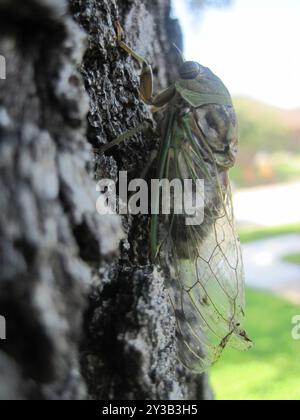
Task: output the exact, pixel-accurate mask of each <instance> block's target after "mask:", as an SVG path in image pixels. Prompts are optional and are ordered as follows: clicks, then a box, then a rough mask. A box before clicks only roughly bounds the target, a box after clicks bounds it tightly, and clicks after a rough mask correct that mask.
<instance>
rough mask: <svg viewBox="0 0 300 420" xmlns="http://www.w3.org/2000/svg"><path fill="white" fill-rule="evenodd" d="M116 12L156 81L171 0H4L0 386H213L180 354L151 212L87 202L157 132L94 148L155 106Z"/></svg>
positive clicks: (87, 392)
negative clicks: (110, 209) (128, 213)
mask: <svg viewBox="0 0 300 420" xmlns="http://www.w3.org/2000/svg"><path fill="white" fill-rule="evenodd" d="M117 19H118V20H120V22H121V24H122V26H123V27H124V29H125V32H126V36H127V41H128V43H129V44H130V45H132V46H133V47H134V48H136V49H137V50H138V51H139V52H140V53H142V54H143V55H145V56H146V57H147V58H148V59H149V61H150V62H151V63H153V67H154V74H155V80H156V85H155V88H156V90H158V89H161V88H164V87H166V86H167V85H168V83H169V82H170V80H171V79H172V78H173V77H174V76H175V75H176V70H177V64H176V63H177V53H176V50H175V49H174V48H172V44H173V42H175V43H176V44H177V45H178V46H179V47H181V33H180V28H179V25H178V22H177V21H176V20H172V19H171V18H170V0H70V1H69V2H67V1H65V0H27V1H26V2H24V1H23V0H0V31H1V39H0V54H1V56H3V57H4V58H5V60H6V80H0V85H1V92H0V148H1V150H0V172H1V178H0V190H1V195H0V209H1V212H0V258H1V263H0V269H1V274H0V316H1V317H4V318H5V322H6V340H0V398H1V399H39V398H41V399H157V400H159V399H208V398H210V397H211V393H210V390H209V386H208V384H207V379H206V377H205V376H202V377H201V376H195V375H191V374H189V373H187V372H186V371H185V369H183V368H182V367H180V366H179V365H178V362H177V360H176V343H175V319H174V314H173V312H172V309H171V307H170V303H169V301H168V297H167V293H166V291H165V287H164V278H163V275H162V274H161V273H160V272H159V270H158V269H157V268H156V267H154V266H153V265H151V264H150V263H149V256H148V254H149V252H148V222H149V220H148V217H145V216H139V217H124V218H122V219H121V217H119V216H100V215H99V214H98V213H97V212H96V201H97V198H98V197H97V192H96V183H97V181H98V180H100V179H102V178H111V179H114V180H117V175H118V171H120V170H124V171H125V170H126V171H128V174H129V175H128V176H129V179H131V178H137V177H140V174H141V172H142V170H143V168H144V167H145V164H146V162H147V161H148V160H149V156H150V154H151V151H153V150H154V149H155V148H156V146H157V141H158V139H156V138H153V136H147V135H140V136H138V137H137V138H136V139H135V140H131V141H126V142H125V143H124V144H123V145H122V146H119V147H116V148H114V149H111V150H110V151H109V152H108V153H107V154H106V156H104V155H99V154H98V155H97V154H96V155H95V154H94V153H93V152H92V147H99V146H101V145H103V144H106V143H108V142H110V141H111V140H113V139H114V138H115V137H116V136H118V135H119V134H120V133H123V132H125V131H126V130H128V129H130V128H132V127H135V126H137V125H139V124H140V123H141V122H142V121H144V120H145V119H152V115H151V113H150V111H149V109H148V107H146V106H145V105H144V104H143V103H142V102H141V101H140V99H139V95H138V74H139V72H138V68H137V66H136V65H135V63H134V61H133V60H132V59H130V58H128V57H127V56H126V54H124V53H123V52H122V51H120V49H119V48H117V45H116V37H115V29H114V22H115V21H116V20H117ZM4 318H1V320H3V319H4Z"/></svg>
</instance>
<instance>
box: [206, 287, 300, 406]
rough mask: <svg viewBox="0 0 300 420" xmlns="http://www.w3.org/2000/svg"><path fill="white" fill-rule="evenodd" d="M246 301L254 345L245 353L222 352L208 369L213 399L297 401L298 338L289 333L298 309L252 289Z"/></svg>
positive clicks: (299, 353) (298, 372)
mask: <svg viewBox="0 0 300 420" xmlns="http://www.w3.org/2000/svg"><path fill="white" fill-rule="evenodd" d="M247 300H248V305H247V306H248V307H247V325H246V328H247V332H248V333H249V335H250V336H251V338H252V339H253V341H254V342H255V346H254V348H253V349H252V350H251V351H249V352H247V353H239V352H237V351H235V350H231V349H228V350H226V351H225V352H224V355H223V356H222V358H221V359H220V361H219V363H218V364H217V365H216V366H215V367H214V368H213V369H212V372H211V381H212V386H213V389H214V391H215V395H216V398H217V399H218V400H253V401H255V400H269V401H271V400H300V387H299V378H300V341H295V340H293V339H292V335H291V331H292V318H293V317H294V316H295V315H298V314H300V308H299V307H298V306H296V305H292V304H290V303H288V302H287V301H285V300H283V299H281V298H278V297H275V296H273V295H272V294H269V293H267V292H260V291H256V290H252V289H250V290H248V293H247Z"/></svg>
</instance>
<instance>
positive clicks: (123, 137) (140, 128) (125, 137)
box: [94, 121, 152, 154]
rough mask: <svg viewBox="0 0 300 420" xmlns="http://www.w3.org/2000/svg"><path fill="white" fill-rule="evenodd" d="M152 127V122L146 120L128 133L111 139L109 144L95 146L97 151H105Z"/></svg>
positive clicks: (100, 152)
mask: <svg viewBox="0 0 300 420" xmlns="http://www.w3.org/2000/svg"><path fill="white" fill-rule="evenodd" d="M151 128H152V124H151V123H150V122H148V121H145V122H144V123H142V124H140V125H139V126H137V127H135V128H133V129H131V130H128V131H127V132H126V133H124V134H121V135H120V136H118V137H117V138H116V139H114V140H113V141H111V142H110V143H109V144H106V145H105V146H102V147H98V148H94V152H95V153H99V154H102V153H105V152H107V151H108V150H110V149H111V148H112V147H115V146H118V145H119V144H121V143H123V142H124V141H125V140H129V139H131V138H132V137H134V136H135V135H136V134H139V133H143V132H145V131H147V130H149V129H151Z"/></svg>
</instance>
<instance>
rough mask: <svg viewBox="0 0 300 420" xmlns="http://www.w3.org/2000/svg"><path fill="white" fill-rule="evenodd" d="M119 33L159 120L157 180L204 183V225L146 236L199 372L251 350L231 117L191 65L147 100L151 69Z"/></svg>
mask: <svg viewBox="0 0 300 420" xmlns="http://www.w3.org/2000/svg"><path fill="white" fill-rule="evenodd" d="M117 31H118V39H119V45H120V46H121V47H122V48H123V49H125V50H126V51H127V52H128V53H129V54H131V55H132V56H134V57H135V58H136V59H137V60H138V61H140V62H142V63H143V71H142V75H141V88H140V91H141V97H142V98H143V100H144V101H145V102H147V103H149V104H152V105H153V106H155V107H156V108H161V109H162V112H163V113H164V114H163V115H164V118H163V124H162V128H161V145H160V151H159V157H158V159H157V178H158V179H165V178H166V179H170V180H172V179H175V178H176V179H180V180H182V181H184V180H185V179H193V180H196V179H204V185H205V191H204V192H205V194H204V209H202V210H204V222H203V223H202V224H201V225H200V226H188V225H186V224H185V222H184V217H185V216H184V215H176V214H172V215H171V216H169V217H168V218H167V219H166V217H164V218H162V217H160V216H159V215H152V218H151V235H150V237H151V255H152V259H153V260H155V261H157V259H158V260H159V261H160V262H161V265H162V266H164V265H168V264H166V263H165V262H166V260H167V258H168V256H170V255H171V257H172V261H174V265H175V268H174V270H173V272H171V273H170V277H171V278H172V279H173V280H172V281H171V282H170V284H169V287H168V290H169V294H170V298H171V302H172V305H173V307H174V311H175V314H176V320H177V338H178V340H177V341H178V357H179V359H180V361H181V362H182V364H183V365H184V366H186V367H187V368H188V369H190V370H192V371H193V372H196V373H202V372H204V371H206V370H207V369H208V368H209V367H210V366H211V365H213V364H214V363H215V362H216V361H217V360H218V359H219V357H220V355H221V354H222V352H223V350H224V349H225V347H227V346H230V347H233V348H236V349H238V350H247V349H249V348H250V347H251V346H252V343H251V341H250V339H249V338H248V337H247V335H246V332H245V331H244V329H243V322H244V317H245V287H244V269H243V260H242V253H241V246H240V241H239V239H238V236H237V234H236V229H235V222H234V214H233V205H232V194H231V188H230V182H229V177H228V170H229V169H230V168H231V167H232V166H233V165H234V163H235V161H236V156H237V152H238V124H237V118H236V114H235V111H234V108H233V104H232V99H231V96H230V94H229V92H228V90H227V89H226V87H225V86H224V84H223V83H222V81H221V80H220V79H219V78H218V77H217V76H215V75H214V74H213V73H212V72H211V71H210V70H209V69H208V68H205V67H203V66H201V65H200V64H198V63H195V62H184V63H183V64H182V66H181V69H180V72H179V76H180V77H179V78H178V80H177V81H176V82H175V83H174V84H173V85H172V86H170V87H169V88H168V89H167V90H165V91H164V92H162V93H161V94H159V95H157V96H156V97H153V96H152V72H151V68H150V66H149V65H148V63H147V62H146V60H144V59H143V58H142V57H140V56H138V55H137V54H136V53H135V52H134V51H132V50H131V49H130V48H129V47H128V46H127V45H126V44H124V43H123V41H122V40H121V37H122V35H121V29H120V27H119V26H117ZM123 139H124V137H123ZM123 139H121V140H120V141H123ZM117 143H118V141H116V142H114V144H117ZM158 194H159V193H158ZM159 198H160V197H159V195H157V197H155V198H154V200H157V202H158V201H159Z"/></svg>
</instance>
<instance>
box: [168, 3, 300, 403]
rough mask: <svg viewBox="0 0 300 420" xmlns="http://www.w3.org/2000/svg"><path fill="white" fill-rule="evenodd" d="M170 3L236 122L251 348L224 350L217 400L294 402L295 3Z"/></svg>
mask: <svg viewBox="0 0 300 420" xmlns="http://www.w3.org/2000/svg"><path fill="white" fill-rule="evenodd" d="M173 4H174V14H175V16H176V17H178V18H179V20H180V23H181V26H182V28H183V32H184V45H185V50H184V55H185V58H186V59H188V60H193V61H198V62H199V63H201V64H202V65H204V66H207V67H209V68H211V70H212V71H213V72H214V73H216V74H217V75H218V76H219V77H220V78H221V79H222V80H223V81H224V82H225V84H226V85H227V87H228V88H229V90H230V91H231V93H232V95H233V98H234V103H235V106H236V110H237V114H238V117H239V122H240V133H241V145H240V155H239V160H238V162H237V165H236V167H235V168H234V169H233V170H232V172H231V179H232V182H233V186H234V202H235V212H236V218H237V223H238V228H239V232H240V236H241V240H242V243H243V247H244V258H245V267H246V281H247V289H248V293H247V328H248V330H249V331H248V332H249V334H250V335H251V337H252V339H253V340H254V342H255V347H254V349H253V350H252V351H251V352H249V353H245V354H240V353H238V352H235V351H231V350H228V351H227V352H226V355H225V358H224V359H223V360H222V361H221V362H220V363H219V364H218V365H217V366H216V367H215V368H214V369H213V370H212V375H211V378H212V384H213V386H214V389H215V392H216V397H217V399H223V400H224V399H225V400H226V399H227V400H232V399H233V400H239V399H240V400H245V399H250V400H255V399H258V400H282V399H293V400H300V341H297V340H295V339H293V338H292V318H293V317H294V316H295V315H299V314H300V82H299V77H300V54H299V39H300V25H299V19H300V1H299V0H187V1H185V0H173Z"/></svg>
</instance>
